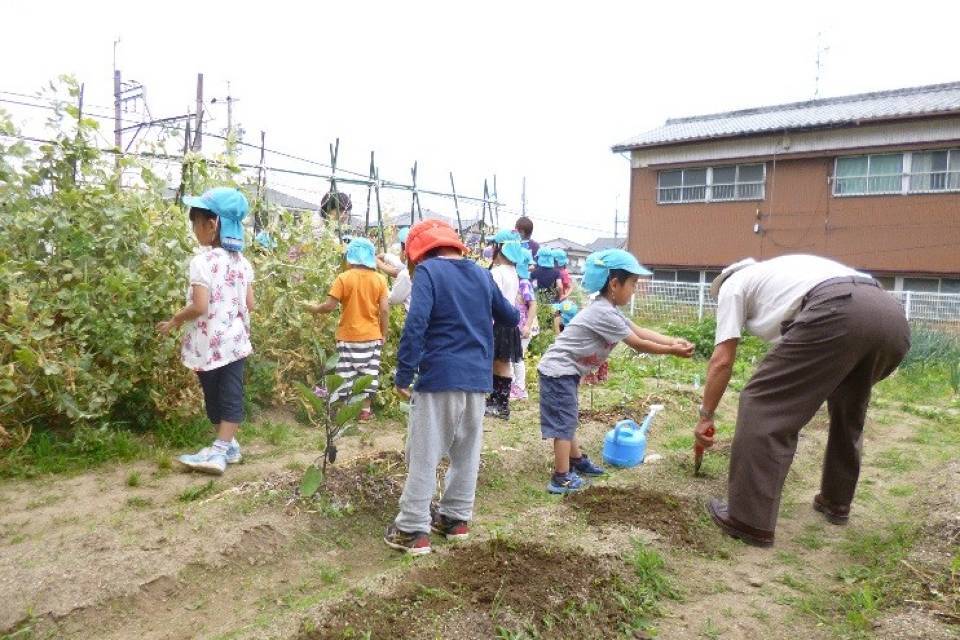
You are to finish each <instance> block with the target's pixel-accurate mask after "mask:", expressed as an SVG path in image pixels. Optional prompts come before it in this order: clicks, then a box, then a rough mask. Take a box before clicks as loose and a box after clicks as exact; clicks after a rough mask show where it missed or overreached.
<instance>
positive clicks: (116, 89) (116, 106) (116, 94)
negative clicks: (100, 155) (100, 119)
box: [113, 69, 123, 162]
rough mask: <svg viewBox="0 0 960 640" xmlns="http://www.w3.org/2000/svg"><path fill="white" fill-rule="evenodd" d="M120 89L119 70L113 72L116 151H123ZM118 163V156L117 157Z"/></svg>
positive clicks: (114, 141) (114, 140)
mask: <svg viewBox="0 0 960 640" xmlns="http://www.w3.org/2000/svg"><path fill="white" fill-rule="evenodd" d="M121 93H122V89H121V83H120V70H119V69H114V70H113V144H114V146H116V147H117V149H123V122H122V120H123V119H122V117H121V115H120V108H121V104H122V97H121ZM117 161H118V162H119V161H120V156H117Z"/></svg>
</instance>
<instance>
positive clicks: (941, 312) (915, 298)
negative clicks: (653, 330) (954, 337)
mask: <svg viewBox="0 0 960 640" xmlns="http://www.w3.org/2000/svg"><path fill="white" fill-rule="evenodd" d="M890 295H892V296H893V297H894V298H896V300H897V301H898V302H899V303H900V304H901V306H903V309H904V312H905V313H906V315H907V319H908V320H909V321H910V322H911V323H912V324H925V325H927V324H933V325H951V327H952V328H960V294H958V293H922V292H918V291H891V292H890ZM630 312H631V315H634V316H640V317H644V318H650V319H651V320H655V321H658V322H662V321H668V322H694V321H698V320H703V319H704V318H708V317H711V316H714V315H716V312H717V303H716V301H715V300H713V299H712V298H711V297H710V285H709V284H696V283H689V282H665V281H660V280H648V281H643V280H641V281H640V283H639V285H638V287H637V293H636V294H635V295H634V296H633V298H632V299H631V300H630Z"/></svg>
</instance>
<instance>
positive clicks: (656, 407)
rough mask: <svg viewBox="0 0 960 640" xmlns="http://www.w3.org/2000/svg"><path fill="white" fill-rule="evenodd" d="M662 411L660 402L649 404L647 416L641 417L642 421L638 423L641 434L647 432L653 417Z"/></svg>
mask: <svg viewBox="0 0 960 640" xmlns="http://www.w3.org/2000/svg"><path fill="white" fill-rule="evenodd" d="M661 411H663V405H662V404H652V405H650V411H648V412H647V417H645V418H644V419H643V423H642V424H641V425H640V432H641V433H643V434H646V433H647V430H648V429H649V428H650V424H651V423H652V422H653V419H654V417H656V415H657V414H658V413H660V412H661Z"/></svg>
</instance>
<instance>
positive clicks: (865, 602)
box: [781, 522, 918, 639]
mask: <svg viewBox="0 0 960 640" xmlns="http://www.w3.org/2000/svg"><path fill="white" fill-rule="evenodd" d="M848 535H849V537H848V538H847V539H846V540H845V541H844V542H843V543H842V544H841V545H840V549H841V551H843V552H844V553H845V554H846V555H847V557H848V559H849V560H850V563H849V564H845V565H844V566H842V567H841V568H840V569H838V571H837V573H836V580H837V585H838V586H837V587H835V588H832V589H809V588H807V585H805V584H801V583H796V582H794V583H788V582H787V581H784V580H781V581H782V582H784V584H787V586H790V587H791V588H794V589H796V590H797V591H799V592H800V593H801V595H798V596H792V597H788V598H786V602H787V603H788V604H791V605H793V606H794V607H795V608H796V609H797V610H798V611H800V612H801V613H803V614H805V615H808V616H812V617H813V618H815V619H816V620H817V622H818V624H820V625H824V626H827V627H829V628H831V629H832V630H833V632H834V633H835V634H836V635H838V636H839V637H843V638H850V639H853V638H857V639H860V638H868V637H871V633H872V630H873V621H874V620H875V619H876V618H877V617H878V616H879V615H880V614H881V612H883V611H884V610H885V609H887V608H889V607H891V606H896V605H897V604H898V603H900V602H902V601H903V600H904V599H905V598H908V597H910V596H911V595H912V594H913V592H914V590H915V589H917V588H918V585H916V584H915V583H914V582H913V581H912V580H911V576H909V575H906V574H905V569H904V568H903V566H902V564H901V563H900V561H901V560H902V559H904V558H905V557H906V556H907V554H908V553H909V552H910V549H911V548H912V547H913V545H914V543H915V542H916V539H917V527H916V526H914V525H913V524H908V523H902V522H901V523H897V524H893V525H890V526H889V527H887V528H886V529H883V530H880V531H872V532H868V533H862V532H857V533H853V532H851V533H850V534H848Z"/></svg>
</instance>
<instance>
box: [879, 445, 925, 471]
mask: <svg viewBox="0 0 960 640" xmlns="http://www.w3.org/2000/svg"><path fill="white" fill-rule="evenodd" d="M873 466H875V467H879V468H880V469H887V470H889V471H892V472H894V473H906V472H907V471H913V470H914V469H916V468H917V467H919V466H920V461H919V460H917V457H916V454H914V453H913V452H912V451H907V450H902V449H887V450H886V451H881V452H880V454H879V455H878V456H877V457H876V459H875V460H874V461H873Z"/></svg>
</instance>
